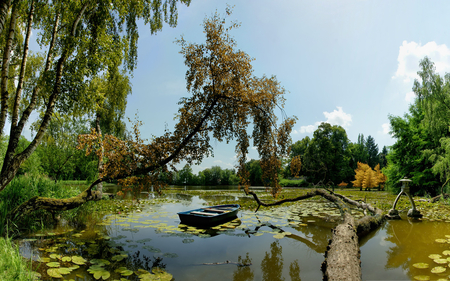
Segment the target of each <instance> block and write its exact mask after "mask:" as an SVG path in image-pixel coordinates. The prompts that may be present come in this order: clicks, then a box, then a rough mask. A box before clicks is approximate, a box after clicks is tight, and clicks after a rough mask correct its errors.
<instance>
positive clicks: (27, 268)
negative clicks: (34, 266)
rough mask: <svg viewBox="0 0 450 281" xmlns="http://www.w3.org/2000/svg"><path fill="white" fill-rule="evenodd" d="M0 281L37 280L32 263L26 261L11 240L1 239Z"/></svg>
mask: <svg viewBox="0 0 450 281" xmlns="http://www.w3.org/2000/svg"><path fill="white" fill-rule="evenodd" d="M0 280H2V281H10V280H11V281H21V280H35V273H34V272H33V271H31V261H30V262H28V261H26V260H25V259H24V258H23V257H22V256H21V255H20V253H19V248H18V247H17V246H16V245H14V244H13V243H12V242H11V240H10V239H9V238H3V237H0Z"/></svg>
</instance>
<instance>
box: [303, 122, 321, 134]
mask: <svg viewBox="0 0 450 281" xmlns="http://www.w3.org/2000/svg"><path fill="white" fill-rule="evenodd" d="M319 124H320V123H319ZM317 126H318V125H308V126H301V127H300V133H301V134H304V133H314V131H315V130H316V128H317Z"/></svg>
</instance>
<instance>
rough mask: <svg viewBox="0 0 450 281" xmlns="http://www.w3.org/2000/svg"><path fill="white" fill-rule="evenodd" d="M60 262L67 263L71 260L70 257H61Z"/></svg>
mask: <svg viewBox="0 0 450 281" xmlns="http://www.w3.org/2000/svg"><path fill="white" fill-rule="evenodd" d="M61 260H62V261H63V262H69V261H72V258H71V257H62V258H61Z"/></svg>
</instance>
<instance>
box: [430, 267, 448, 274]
mask: <svg viewBox="0 0 450 281" xmlns="http://www.w3.org/2000/svg"><path fill="white" fill-rule="evenodd" d="M445 271H446V269H445V267H442V266H436V267H433V268H432V269H431V273H436V274H439V273H443V272H445Z"/></svg>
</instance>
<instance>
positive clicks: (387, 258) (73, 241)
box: [21, 194, 450, 281]
mask: <svg viewBox="0 0 450 281" xmlns="http://www.w3.org/2000/svg"><path fill="white" fill-rule="evenodd" d="M215 199H217V198H215ZM154 201H155V200H153V199H150V200H146V201H145V203H144V204H142V205H141V206H142V207H141V208H140V209H139V210H137V211H134V212H130V213H118V212H117V213H114V214H111V215H107V216H105V217H103V218H102V219H101V220H100V221H91V222H88V223H87V224H86V225H85V226H83V227H79V228H77V229H70V228H67V227H62V226H59V227H58V228H56V229H54V230H51V232H42V233H37V234H34V235H31V236H30V237H28V239H25V240H24V241H22V243H21V251H22V253H23V255H24V256H28V257H29V256H33V259H34V260H36V261H37V260H40V261H41V265H40V268H39V269H38V271H39V272H40V273H41V274H42V278H43V279H45V280H52V277H50V276H49V275H48V273H47V271H48V269H51V268H52V266H56V264H55V262H56V263H58V266H60V267H64V268H69V269H70V268H72V269H71V270H70V273H66V274H64V278H65V279H66V280H70V279H73V280H96V279H95V278H94V276H95V275H94V274H95V272H96V271H95V270H98V269H99V267H93V265H95V264H97V265H98V264H99V262H98V260H99V259H102V260H104V261H105V262H103V264H104V265H102V267H100V268H101V269H100V270H103V273H105V271H106V272H107V273H105V277H106V276H108V274H109V279H107V280H114V279H117V280H119V279H120V278H124V280H140V278H139V276H138V275H137V274H136V273H137V270H138V269H141V270H142V269H143V270H151V267H152V266H153V265H158V266H160V267H163V268H165V270H166V271H167V272H168V273H170V274H172V275H173V278H174V280H186V281H190V280H217V281H220V280H233V281H238V280H242V281H243V280H267V281H269V280H270V281H277V280H321V279H322V273H321V271H320V266H321V263H322V262H323V260H324V257H323V253H324V252H325V250H326V246H327V244H328V240H329V239H330V238H331V231H330V230H331V228H332V227H334V226H335V225H336V224H337V223H338V222H339V220H340V218H339V212H338V211H337V210H336V209H335V208H334V206H333V205H332V204H330V203H328V202H326V201H321V202H316V201H314V202H313V201H310V202H308V201H304V202H301V203H298V204H296V205H293V206H289V207H281V208H278V209H276V210H274V211H270V210H260V211H258V212H257V213H256V214H255V213H254V212H251V211H240V212H239V215H238V219H236V220H235V221H233V222H231V223H227V224H224V225H222V226H218V227H214V228H208V229H199V228H194V227H188V226H185V225H181V224H180V221H179V219H178V216H177V212H180V211H186V210H190V209H195V208H198V207H203V206H205V205H207V204H210V202H209V201H208V198H201V197H198V196H187V195H184V194H178V195H177V194H175V195H171V196H170V197H168V198H165V199H164V200H162V201H161V200H160V201H159V203H157V204H154ZM208 202H209V203H208ZM354 215H355V216H356V217H358V216H362V214H361V213H359V212H358V211H355V212H354ZM445 235H450V223H446V222H430V221H408V220H407V219H404V220H401V221H389V222H387V223H386V224H385V225H384V226H383V227H381V228H379V229H378V230H377V231H376V232H373V233H371V234H370V235H368V236H366V237H364V238H363V239H361V241H360V245H361V261H362V273H363V279H364V280H414V277H416V276H429V278H430V280H437V279H438V278H442V277H445V278H446V277H447V276H448V274H450V272H447V274H445V273H441V274H434V273H431V269H432V268H434V267H436V266H438V264H436V263H435V262H434V261H433V260H432V259H430V258H429V257H428V256H429V255H430V254H440V255H442V256H443V257H444V258H445V257H446V256H445V255H444V254H443V251H445V250H449V249H450V247H449V246H448V245H449V244H448V243H447V242H445V243H442V241H441V240H439V241H440V243H438V242H436V241H435V240H436V239H448V238H447V237H446V236H445ZM448 237H450V236H448ZM446 241H448V240H446ZM449 254H450V253H449ZM64 257H66V259H64ZM70 257H83V259H85V260H86V262H85V263H82V262H81V263H78V264H79V267H78V268H74V267H76V266H74V264H73V262H70V261H69V258H70ZM52 262H53V264H52ZM416 263H428V264H429V268H427V269H417V268H415V267H414V266H413V264H416ZM49 264H50V265H49ZM447 264H448V262H447ZM447 264H444V265H442V266H443V267H445V268H446V267H447ZM92 268H94V270H91V271H90V272H88V271H87V269H92ZM120 269H122V271H121V270H120ZM126 270H128V271H126ZM124 272H126V273H127V274H128V275H126V274H123V273H124ZM97 274H100V273H98V271H97ZM98 276H100V275H97V277H98ZM141 277H142V276H141ZM54 280H60V279H54ZM100 280H102V279H101V278H100ZM142 280H145V279H142Z"/></svg>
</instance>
